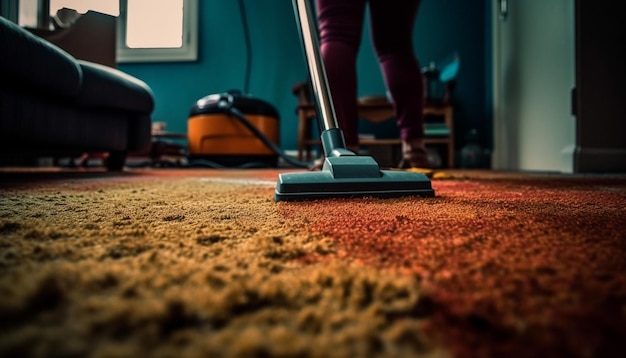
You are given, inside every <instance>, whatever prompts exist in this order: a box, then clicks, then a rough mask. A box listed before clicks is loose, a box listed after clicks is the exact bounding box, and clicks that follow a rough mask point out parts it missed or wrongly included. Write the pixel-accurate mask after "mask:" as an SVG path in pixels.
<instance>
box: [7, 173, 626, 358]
mask: <svg viewBox="0 0 626 358" xmlns="http://www.w3.org/2000/svg"><path fill="white" fill-rule="evenodd" d="M448 174H449V175H436V176H435V179H433V188H434V189H435V191H436V196H435V198H428V199H423V198H421V199H420V198H401V199H385V200H380V199H371V198H369V199H368V198H365V199H332V200H322V201H314V202H288V203H285V202H280V203H274V201H273V190H274V184H275V180H276V175H277V172H276V171H273V170H251V171H216V170H133V171H129V172H126V173H122V174H109V173H104V172H69V173H68V172H65V171H55V172H45V171H43V172H29V173H24V172H20V171H16V172H10V171H8V172H7V171H5V172H3V173H1V174H0V175H1V176H0V184H1V185H2V189H0V204H1V205H0V248H1V252H2V254H1V255H0V297H2V298H0V321H1V322H2V323H0V356H17V355H19V356H55V355H57V353H58V355H59V356H85V355H93V356H110V355H113V356H146V355H148V356H297V357H307V356H311V357H322V356H364V357H365V356H367V357H369V356H381V357H382V356H389V357H392V356H393V357H403V356H444V357H502V356H509V357H619V356H623V354H624V351H625V350H626V241H625V240H626V229H624V228H625V227H626V210H625V209H624V208H626V177H624V176H609V175H594V176H591V175H590V176H567V175H556V174H553V175H548V174H531V173H526V174H518V173H497V172H489V171H451V172H449V173H448Z"/></svg>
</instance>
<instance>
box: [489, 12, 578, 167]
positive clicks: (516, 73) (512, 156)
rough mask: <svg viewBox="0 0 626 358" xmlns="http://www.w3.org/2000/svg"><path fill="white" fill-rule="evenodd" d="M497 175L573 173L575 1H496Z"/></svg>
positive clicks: (495, 158) (495, 131)
mask: <svg viewBox="0 0 626 358" xmlns="http://www.w3.org/2000/svg"><path fill="white" fill-rule="evenodd" d="M492 2H493V6H494V11H493V12H492V13H493V16H494V19H493V61H494V73H493V77H494V106H495V108H494V155H493V167H494V169H502V170H537V171H563V172H572V171H573V165H574V159H573V156H574V148H575V144H576V118H575V117H574V116H573V115H572V111H571V106H572V104H571V90H572V89H573V88H574V86H575V46H574V40H575V37H574V35H575V28H574V26H575V25H574V2H575V0H548V1H546V0H492Z"/></svg>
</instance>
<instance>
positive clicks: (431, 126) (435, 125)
mask: <svg viewBox="0 0 626 358" xmlns="http://www.w3.org/2000/svg"><path fill="white" fill-rule="evenodd" d="M453 85H454V84H453V82H449V83H448V84H447V86H446V90H445V94H444V96H443V98H442V99H441V100H437V101H435V100H427V101H426V103H425V106H424V117H425V124H424V132H425V138H424V141H425V143H426V145H427V146H431V145H440V146H445V147H446V151H447V153H446V154H447V163H446V164H447V167H449V168H453V167H454V122H453V114H454V107H453V105H452V101H451V98H450V96H451V94H450V92H451V91H452V88H453ZM292 92H293V94H294V95H295V96H297V97H298V106H297V108H296V112H297V114H298V159H299V160H303V159H305V158H306V160H311V159H312V158H311V149H312V147H313V146H316V145H319V144H320V140H319V138H312V134H313V130H312V128H313V125H317V119H316V111H315V105H314V103H313V102H312V100H311V98H312V97H311V94H310V89H309V86H308V84H307V83H297V84H296V85H294V87H293V89H292ZM358 115H359V118H362V119H365V120H367V121H370V122H372V123H381V122H384V121H387V120H390V119H394V118H395V112H394V110H393V106H392V104H391V102H389V100H388V99H387V97H386V96H381V95H375V96H366V97H361V98H359V100H358ZM359 143H360V145H361V146H376V145H386V146H399V145H401V143H402V142H401V140H400V138H391V139H376V138H362V139H360V141H359Z"/></svg>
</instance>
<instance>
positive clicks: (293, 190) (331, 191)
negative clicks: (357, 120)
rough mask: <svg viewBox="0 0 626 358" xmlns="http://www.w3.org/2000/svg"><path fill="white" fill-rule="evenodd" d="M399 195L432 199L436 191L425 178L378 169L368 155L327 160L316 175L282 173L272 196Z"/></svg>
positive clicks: (296, 198)
mask: <svg viewBox="0 0 626 358" xmlns="http://www.w3.org/2000/svg"><path fill="white" fill-rule="evenodd" d="M401 196H421V197H433V196H435V191H434V190H433V189H432V186H431V183H430V180H429V179H428V177H427V176H426V175H424V174H422V173H414V172H407V171H400V170H398V171H395V170H380V169H379V167H378V164H376V161H375V160H374V159H373V158H371V157H367V156H340V157H335V158H326V160H325V163H324V169H322V170H321V171H317V172H296V173H281V174H279V175H278V182H277V184H276V191H275V193H274V199H275V200H276V201H302V200H315V199H325V198H339V197H341V198H353V197H375V198H395V197H401Z"/></svg>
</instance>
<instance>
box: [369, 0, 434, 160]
mask: <svg viewBox="0 0 626 358" xmlns="http://www.w3.org/2000/svg"><path fill="white" fill-rule="evenodd" d="M369 4H370V25H371V34H372V43H373V46H374V50H375V51H376V55H377V56H378V61H379V63H380V66H381V70H382V72H383V76H384V78H385V83H386V85H387V89H388V90H389V93H390V94H391V98H392V101H393V104H394V108H395V111H396V116H397V123H398V127H399V129H400V138H401V139H402V141H403V152H404V153H405V154H407V153H412V152H413V153H415V154H414V157H416V158H415V160H414V162H415V163H413V164H418V162H419V161H422V159H423V158H424V159H425V158H426V157H425V150H424V144H423V141H422V139H423V137H424V116H423V107H424V98H423V97H424V87H423V79H422V73H421V71H420V65H419V61H418V60H417V57H416V56H415V51H414V49H413V26H414V24H415V18H416V16H417V11H418V8H419V5H420V0H403V1H388V0H370V2H369ZM419 152H421V154H418V153H419ZM420 155H421V156H422V157H423V158H417V156H420ZM409 156H410V154H409ZM405 159H408V160H409V161H411V158H407V155H405ZM426 164H427V163H422V164H421V165H426Z"/></svg>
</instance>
